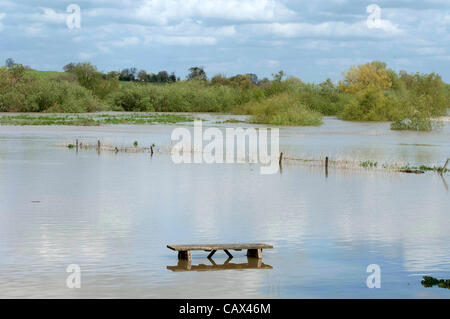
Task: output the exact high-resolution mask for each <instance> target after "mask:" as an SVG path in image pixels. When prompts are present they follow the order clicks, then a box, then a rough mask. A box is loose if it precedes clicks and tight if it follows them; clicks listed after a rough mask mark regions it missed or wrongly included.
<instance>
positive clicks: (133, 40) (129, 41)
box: [111, 37, 141, 47]
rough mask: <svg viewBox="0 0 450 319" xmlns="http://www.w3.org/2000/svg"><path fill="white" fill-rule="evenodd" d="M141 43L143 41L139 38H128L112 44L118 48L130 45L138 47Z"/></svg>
mask: <svg viewBox="0 0 450 319" xmlns="http://www.w3.org/2000/svg"><path fill="white" fill-rule="evenodd" d="M140 42H141V41H140V40H139V38H138V37H127V38H123V39H121V40H119V41H114V42H112V43H111V44H112V45H114V46H118V47H128V46H130V45H137V44H139V43H140Z"/></svg>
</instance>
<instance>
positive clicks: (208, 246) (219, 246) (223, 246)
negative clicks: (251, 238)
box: [167, 243, 273, 251]
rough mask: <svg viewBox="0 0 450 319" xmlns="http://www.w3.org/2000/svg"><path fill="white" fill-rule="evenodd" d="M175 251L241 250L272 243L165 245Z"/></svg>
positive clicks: (265, 247) (269, 246)
mask: <svg viewBox="0 0 450 319" xmlns="http://www.w3.org/2000/svg"><path fill="white" fill-rule="evenodd" d="M167 248H170V249H172V250H175V251H189V250H206V251H211V250H242V249H270V248H273V246H272V245H268V244H264V243H249V244H201V245H167Z"/></svg>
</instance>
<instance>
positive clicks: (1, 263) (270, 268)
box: [0, 114, 450, 298]
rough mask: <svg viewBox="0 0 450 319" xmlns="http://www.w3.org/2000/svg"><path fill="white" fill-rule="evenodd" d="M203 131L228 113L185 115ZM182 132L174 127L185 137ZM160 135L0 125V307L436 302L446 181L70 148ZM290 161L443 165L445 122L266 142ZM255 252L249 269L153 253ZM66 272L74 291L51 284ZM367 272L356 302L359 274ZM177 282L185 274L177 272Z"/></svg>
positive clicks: (164, 128)
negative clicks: (189, 248)
mask: <svg viewBox="0 0 450 319" xmlns="http://www.w3.org/2000/svg"><path fill="white" fill-rule="evenodd" d="M196 116H199V117H201V118H203V119H205V120H207V123H205V125H209V126H218V127H228V126H230V127H232V126H249V125H248V124H242V123H237V124H219V123H217V122H221V121H224V120H226V119H229V118H233V119H236V118H238V117H236V116H232V117H230V116H213V115H204V114H203V115H196ZM190 125H192V123H187V124H186V126H187V127H189V126H190ZM175 127H176V126H175V125H135V126H131V125H117V126H100V127H71V126H65V127H56V126H55V127H28V126H24V127H16V126H0V298H11V297H25V298H29V297H44V298H48V297H62V298H89V297H94V298H102V297H106V298H108V297H123V298H133V297H135V298H158V297H159V298H161V297H167V298H184V297H192V298H193V297H205V298H233V297H242V298H259V297H262V298H365V297H367V298H427V297H430V298H431V297H437V298H450V290H448V289H441V288H437V287H434V288H424V287H423V286H422V285H421V283H420V282H421V280H422V277H423V276H424V275H431V276H433V277H437V278H450V208H449V207H450V191H449V189H448V184H450V174H444V175H443V176H441V175H439V174H437V173H433V172H429V173H425V174H423V175H415V174H402V173H398V172H392V171H383V170H377V169H363V168H355V169H351V168H349V169H330V171H329V174H328V177H326V176H325V174H324V170H323V168H322V167H310V166H307V165H295V164H292V163H288V164H287V165H285V166H284V167H283V171H282V173H278V174H274V175H261V174H260V171H259V169H258V165H254V164H212V165H208V164H180V165H176V164H174V163H173V162H172V160H171V157H170V155H168V154H165V153H163V152H162V153H160V152H157V153H156V154H155V155H154V156H153V157H152V158H151V157H150V156H149V154H148V153H136V154H129V153H121V152H119V153H117V154H114V153H113V152H102V153H101V154H97V152H95V151H91V150H88V151H79V152H78V153H77V152H75V151H74V150H70V149H67V148H65V147H62V146H61V145H64V144H67V143H73V141H74V140H75V139H77V138H78V139H80V140H82V141H86V142H91V143H94V142H96V141H97V140H98V139H101V140H102V142H104V143H109V144H114V145H118V146H131V145H132V144H133V142H134V141H138V142H139V145H142V146H149V145H151V144H152V143H154V144H155V145H156V147H157V148H159V147H168V146H170V145H171V141H170V134H171V132H172V130H173V129H174V128H175ZM280 150H281V151H283V152H285V153H286V154H287V155H289V156H295V157H299V158H311V159H322V158H323V157H325V156H329V157H330V158H331V159H338V160H351V161H366V160H372V161H377V162H380V163H403V164H419V165H420V164H424V165H430V166H432V165H439V166H442V165H443V164H444V162H445V159H446V158H448V157H450V123H448V122H447V123H446V124H445V126H444V128H443V129H442V130H440V131H436V132H431V133H418V132H398V131H391V130H389V124H388V123H352V122H343V121H339V120H337V119H334V118H326V119H325V123H324V125H322V126H320V127H307V128H306V127H286V128H281V129H280ZM226 242H265V243H269V244H272V245H273V246H274V249H270V250H264V253H263V259H262V261H260V262H258V261H257V260H256V261H255V260H253V259H248V258H247V257H246V256H245V252H244V251H241V252H232V253H233V255H234V256H235V257H234V258H233V259H232V260H231V261H227V256H226V255H225V254H224V253H223V252H217V253H216V255H215V256H214V263H211V262H210V261H208V259H207V258H206V255H207V253H205V252H193V260H192V265H186V264H185V263H183V262H180V263H179V262H178V260H177V256H176V253H175V252H173V251H171V250H169V249H167V248H166V245H167V244H189V243H226ZM70 264H77V265H79V266H80V267H81V288H80V289H69V288H67V286H66V279H67V276H68V273H67V272H66V268H67V266H68V265H70ZM371 264H377V265H379V266H380V268H381V288H380V289H369V288H367V285H366V279H367V277H368V275H370V274H369V273H367V272H366V268H367V266H368V265H371ZM188 270H190V271H188Z"/></svg>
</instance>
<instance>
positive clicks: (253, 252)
mask: <svg viewBox="0 0 450 319" xmlns="http://www.w3.org/2000/svg"><path fill="white" fill-rule="evenodd" d="M247 256H248V257H254V258H258V259H261V258H262V249H247Z"/></svg>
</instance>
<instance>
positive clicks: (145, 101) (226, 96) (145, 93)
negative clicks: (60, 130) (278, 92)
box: [107, 81, 264, 112]
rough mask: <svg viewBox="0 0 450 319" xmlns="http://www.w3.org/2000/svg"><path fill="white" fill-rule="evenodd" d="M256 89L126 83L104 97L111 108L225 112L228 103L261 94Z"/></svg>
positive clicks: (186, 83) (261, 94) (188, 83)
mask: <svg viewBox="0 0 450 319" xmlns="http://www.w3.org/2000/svg"><path fill="white" fill-rule="evenodd" d="M263 95H264V93H263V92H262V90H260V89H240V88H232V87H228V86H219V85H208V84H205V83H202V82H201V81H186V82H178V83H172V84H165V85H160V84H139V83H135V84H129V85H126V86H121V87H120V89H118V90H116V91H115V92H113V93H111V94H110V95H109V96H108V97H107V102H108V103H109V104H110V105H111V106H112V108H113V109H114V110H124V111H140V112H142V111H146V112H229V111H230V110H231V107H232V106H235V105H240V104H243V103H246V102H248V101H250V100H253V99H255V98H258V97H262V96H263Z"/></svg>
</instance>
